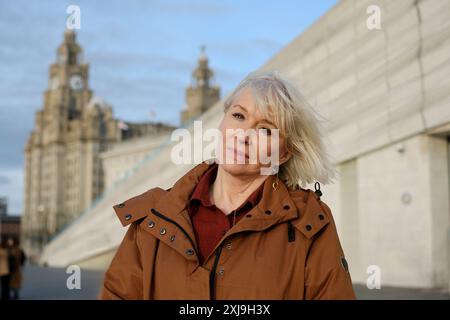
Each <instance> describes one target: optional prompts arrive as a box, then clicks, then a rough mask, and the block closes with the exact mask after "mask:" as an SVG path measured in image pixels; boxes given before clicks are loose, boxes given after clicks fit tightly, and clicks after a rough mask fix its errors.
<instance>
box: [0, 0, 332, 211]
mask: <svg viewBox="0 0 450 320" xmlns="http://www.w3.org/2000/svg"><path fill="white" fill-rule="evenodd" d="M335 3H336V0H320V1H319V0H316V1H311V0H295V1H294V0H292V1H255V0H247V1H138V0H128V1H118V0H110V1H56V0H54V1H43V0H41V1H37V0H36V1H23V0H20V1H18V0H14V1H13V0H10V1H7V0H0V96H1V99H0V146H1V148H0V196H6V197H8V199H9V211H10V213H11V214H20V213H21V211H22V198H23V189H24V186H23V167H24V164H23V148H24V146H25V142H26V139H27V136H28V135H29V133H30V132H31V130H32V128H33V124H34V113H35V111H37V110H39V109H41V108H42V104H43V99H42V98H43V92H44V90H45V89H46V88H47V86H48V68H49V65H50V64H51V63H53V62H54V60H55V57H56V48H57V47H58V45H59V44H60V43H61V42H62V39H63V32H64V28H65V21H66V18H67V14H66V8H67V6H69V5H71V4H75V5H78V6H79V7H80V9H81V29H80V30H78V32H77V40H78V42H79V44H80V45H81V46H82V47H83V49H84V57H85V59H86V62H88V63H89V64H90V79H89V86H90V88H91V89H92V90H93V91H94V94H95V95H96V96H99V97H101V98H102V99H104V100H105V101H106V102H108V103H109V104H111V105H112V106H113V110H114V114H115V117H116V118H120V119H124V120H128V121H161V122H165V123H168V124H172V125H177V124H179V114H180V111H181V109H182V108H184V105H185V104H184V90H185V88H186V86H187V85H189V83H190V80H191V72H192V70H193V68H194V67H195V65H196V63H197V58H198V55H199V51H200V49H199V48H200V46H201V45H205V46H206V54H207V55H208V57H209V60H210V66H211V68H212V69H213V70H214V71H215V73H216V77H215V83H216V84H218V85H220V86H221V90H222V96H223V95H224V94H226V93H228V92H229V91H231V90H232V89H233V87H234V86H235V85H236V84H237V83H238V82H239V81H240V80H241V79H242V78H243V77H244V76H245V75H246V74H247V73H249V72H251V71H253V70H255V69H257V68H258V67H259V66H261V65H262V64H263V63H265V62H266V61H267V60H268V59H270V58H271V57H272V56H273V55H274V54H276V53H277V52H278V51H279V50H280V49H282V48H283V47H284V46H285V45H287V44H288V43H289V42H290V41H292V40H293V39H294V38H295V37H296V36H298V35H299V34H300V33H301V32H302V31H303V30H305V29H306V28H307V27H308V26H310V25H311V24H312V23H313V22H314V21H315V20H317V19H318V18H319V17H320V16H322V15H323V14H324V13H325V12H326V11H328V10H329V9H330V8H331V7H332V6H333V5H335ZM151 110H153V112H154V113H155V115H154V116H151V113H150V111H151Z"/></svg>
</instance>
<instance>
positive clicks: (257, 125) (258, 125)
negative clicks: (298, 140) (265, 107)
mask: <svg viewBox="0 0 450 320" xmlns="http://www.w3.org/2000/svg"><path fill="white" fill-rule="evenodd" d="M238 129H241V130H238ZM249 129H252V130H249ZM270 129H278V128H277V127H276V126H275V124H274V123H273V122H272V121H271V119H265V118H264V116H263V115H262V114H261V112H260V111H259V110H258V108H257V107H256V105H255V101H254V99H253V96H252V94H251V91H250V90H249V89H247V88H245V89H243V90H242V91H241V93H240V94H238V95H237V96H236V97H235V99H234V100H233V102H232V103H231V106H230V107H229V109H228V110H227V112H226V113H225V115H224V117H223V119H222V122H221V124H220V126H219V130H220V131H221V133H222V137H223V140H222V143H223V146H222V148H221V150H222V152H223V154H222V156H223V162H221V165H222V167H223V168H224V169H225V170H226V171H227V172H229V173H231V174H234V175H257V174H261V168H270V167H271V166H273V165H280V164H282V163H284V162H285V161H287V160H288V159H289V157H290V153H289V152H288V151H287V150H286V147H285V138H284V137H283V136H282V135H281V133H279V134H278V139H277V134H276V132H274V131H271V130H270ZM236 130H237V131H236ZM227 132H228V133H227ZM278 132H279V130H278ZM277 141H278V143H277ZM276 151H278V154H277V152H276ZM264 157H266V158H264ZM267 159H270V162H269V163H268V161H267ZM266 172H267V170H266ZM266 174H268V173H266Z"/></svg>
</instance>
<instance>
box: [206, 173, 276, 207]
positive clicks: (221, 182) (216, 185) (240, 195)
mask: <svg viewBox="0 0 450 320" xmlns="http://www.w3.org/2000/svg"><path fill="white" fill-rule="evenodd" d="M267 177H268V176H265V175H257V176H256V177H255V176H245V175H243V176H239V177H237V176H233V175H232V174H230V173H228V172H226V171H225V170H223V168H222V167H221V166H219V167H218V168H217V175H216V179H215V181H214V182H213V184H212V186H211V188H210V199H211V202H212V203H213V204H215V206H216V207H218V208H219V209H221V210H222V211H223V212H224V213H225V214H230V213H231V212H232V211H233V210H234V209H237V208H238V207H239V206H240V205H241V204H242V202H243V201H245V199H247V198H248V197H249V196H250V195H251V194H252V193H253V192H254V191H255V190H256V189H257V188H258V187H259V186H260V185H261V183H263V181H264V180H266V179H267Z"/></svg>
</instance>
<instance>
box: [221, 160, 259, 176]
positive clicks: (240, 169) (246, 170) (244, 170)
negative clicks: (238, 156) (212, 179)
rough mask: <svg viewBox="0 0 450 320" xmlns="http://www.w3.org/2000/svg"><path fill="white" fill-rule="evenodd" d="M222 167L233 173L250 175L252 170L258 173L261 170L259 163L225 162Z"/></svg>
mask: <svg viewBox="0 0 450 320" xmlns="http://www.w3.org/2000/svg"><path fill="white" fill-rule="evenodd" d="M221 166H222V168H223V169H224V170H225V171H226V172H228V173H229V174H232V175H243V174H245V175H248V174H251V173H252V172H255V174H257V173H258V172H259V165H257V164H250V163H248V161H247V163H223V164H221Z"/></svg>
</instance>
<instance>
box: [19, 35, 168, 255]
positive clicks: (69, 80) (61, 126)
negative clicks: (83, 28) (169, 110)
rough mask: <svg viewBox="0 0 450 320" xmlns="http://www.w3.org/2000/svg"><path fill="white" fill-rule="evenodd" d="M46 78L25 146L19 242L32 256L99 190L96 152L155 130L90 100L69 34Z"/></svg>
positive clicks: (86, 76)
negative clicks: (121, 118)
mask: <svg viewBox="0 0 450 320" xmlns="http://www.w3.org/2000/svg"><path fill="white" fill-rule="evenodd" d="M48 76H49V82H48V89H47V90H46V91H45V92H44V103H43V108H42V109H41V110H39V111H37V112H36V116H35V125H34V129H33V131H32V133H31V134H30V136H29V138H28V141H27V144H26V148H25V166H26V167H25V199H24V213H23V218H22V244H23V246H24V248H25V250H26V251H27V253H28V254H29V255H31V257H32V258H33V257H37V256H38V255H39V254H40V251H41V249H42V247H43V246H44V245H45V244H46V243H47V242H48V241H49V240H50V239H51V238H52V236H53V235H54V234H55V233H57V232H58V231H60V230H61V228H62V227H63V226H65V225H66V224H68V223H70V222H72V221H73V220H74V219H75V218H76V217H77V216H78V215H80V213H82V211H83V210H84V209H86V208H88V207H89V206H90V205H91V203H92V202H93V201H94V200H95V199H96V197H98V196H99V195H100V194H101V193H102V192H103V189H104V176H103V175H104V170H103V167H102V162H101V159H100V157H99V154H100V153H101V152H103V151H105V150H107V149H109V148H110V147H111V146H112V145H113V144H114V143H116V142H119V141H121V140H124V139H129V138H132V137H134V136H139V135H142V134H148V132H149V131H152V130H150V129H153V131H155V130H156V129H155V126H154V125H153V124H151V123H144V124H130V123H128V124H127V123H125V122H121V121H118V120H116V119H114V118H113V113H112V108H111V107H110V106H108V105H107V104H105V103H104V102H103V101H102V100H100V99H99V98H96V97H94V95H93V92H92V90H90V89H89V86H88V79H89V65H88V64H86V63H84V62H83V61H82V49H81V47H80V46H79V45H78V44H77V42H76V40H75V33H74V32H72V31H66V32H65V34H64V41H63V43H62V44H61V45H60V46H59V47H58V49H57V59H56V62H55V63H53V64H52V65H51V66H50V69H49V74H48ZM157 127H158V128H163V129H164V126H157Z"/></svg>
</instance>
